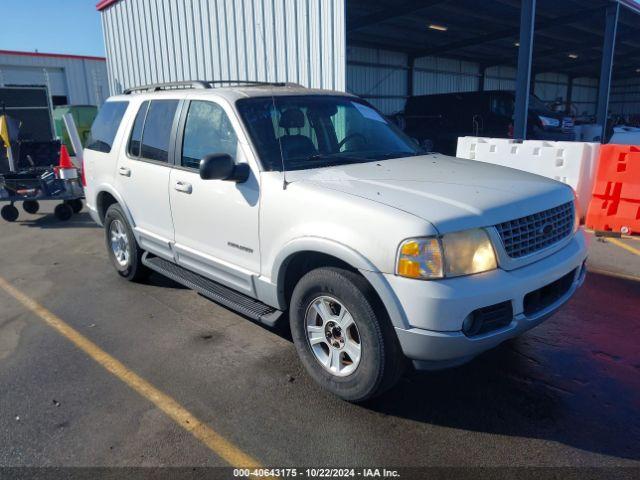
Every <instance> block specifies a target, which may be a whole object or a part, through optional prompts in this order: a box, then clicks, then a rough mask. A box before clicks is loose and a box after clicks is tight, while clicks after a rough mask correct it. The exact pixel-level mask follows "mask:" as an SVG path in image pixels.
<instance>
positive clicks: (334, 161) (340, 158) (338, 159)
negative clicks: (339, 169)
mask: <svg viewBox="0 0 640 480" xmlns="http://www.w3.org/2000/svg"><path fill="white" fill-rule="evenodd" d="M372 161H373V159H371V158H365V157H354V156H348V155H342V154H341V153H314V154H313V155H309V156H308V157H307V158H306V159H305V162H313V163H318V164H321V165H322V166H327V167H331V166H335V165H342V164H346V163H364V162H372Z"/></svg>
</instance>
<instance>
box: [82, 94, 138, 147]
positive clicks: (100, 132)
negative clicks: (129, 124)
mask: <svg viewBox="0 0 640 480" xmlns="http://www.w3.org/2000/svg"><path fill="white" fill-rule="evenodd" d="M128 104H129V102H106V103H104V104H103V105H102V107H101V108H100V110H99V112H98V116H97V117H96V119H95V120H94V121H93V125H91V133H90V134H89V138H88V139H87V144H86V146H85V148H88V149H89V150H95V151H96V152H104V153H109V152H110V151H111V147H112V146H113V140H114V138H115V137H116V132H117V131H118V127H119V126H120V122H122V117H123V116H124V112H126V110H127V106H128Z"/></svg>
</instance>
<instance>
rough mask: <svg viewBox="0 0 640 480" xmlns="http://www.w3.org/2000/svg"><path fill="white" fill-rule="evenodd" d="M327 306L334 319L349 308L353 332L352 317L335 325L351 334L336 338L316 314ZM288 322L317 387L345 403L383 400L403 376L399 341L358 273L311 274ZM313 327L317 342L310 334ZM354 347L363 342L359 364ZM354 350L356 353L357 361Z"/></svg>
mask: <svg viewBox="0 0 640 480" xmlns="http://www.w3.org/2000/svg"><path fill="white" fill-rule="evenodd" d="M332 300H334V301H332ZM323 305H324V306H323ZM327 306H329V311H326V310H325V317H326V316H327V315H326V314H327V313H329V314H330V315H329V316H328V318H330V319H339V318H340V317H341V315H342V309H343V308H346V313H348V314H350V316H351V318H352V320H353V322H352V323H353V324H354V325H355V330H354V328H353V326H349V327H346V326H347V325H349V324H350V323H351V321H350V320H348V319H347V320H344V319H345V318H348V317H347V315H345V316H344V317H343V319H342V320H341V321H338V320H336V322H334V323H340V326H342V327H343V328H344V327H346V328H347V329H346V330H344V331H342V330H339V331H338V333H337V334H336V333H335V331H334V330H333V329H334V327H333V324H332V323H331V321H326V319H325V318H324V317H322V315H320V314H319V313H316V312H318V311H320V310H323V309H324V308H325V307H327ZM316 307H317V308H316ZM289 321H290V324H291V334H292V337H293V341H294V343H295V346H296V349H297V351H298V355H299V356H300V359H301V361H302V363H303V365H304V366H305V368H306V370H307V371H308V372H309V374H310V375H311V377H312V378H313V379H314V380H315V381H316V382H317V383H318V384H320V385H321V386H322V387H324V388H325V389H327V390H329V391H330V392H332V393H333V394H335V395H337V396H338V397H340V398H342V399H344V400H347V401H350V402H362V401H364V400H367V399H369V398H372V397H375V396H377V395H380V394H381V393H383V392H384V391H386V390H388V389H389V388H391V387H392V386H393V385H394V384H395V383H396V382H397V381H398V380H399V378H400V376H401V375H402V372H403V370H404V365H405V358H404V356H403V354H402V352H401V350H400V345H399V343H398V338H397V336H396V334H395V332H394V330H393V328H392V326H391V323H390V321H389V319H388V317H387V315H386V312H385V310H384V307H383V306H382V305H381V302H380V301H379V300H378V299H377V297H376V295H375V293H374V292H373V289H372V288H371V286H370V285H369V284H368V283H367V281H366V280H365V279H364V278H363V277H361V276H360V275H358V274H357V273H354V272H351V271H349V270H344V269H341V268H335V267H324V268H319V269H316V270H313V271H311V272H309V273H307V274H306V275H305V276H303V277H302V278H301V279H300V281H299V282H298V284H297V285H296V287H295V288H294V291H293V295H292V297H291V305H290V309H289ZM309 326H310V327H311V329H312V330H313V333H312V335H313V336H314V337H313V338H314V340H310V338H309V335H310V334H308V333H307V330H308V327H309ZM319 328H320V329H321V330H318V329H319ZM323 335H324V340H322V338H321V337H322V336H323ZM356 337H357V338H356ZM312 341H313V343H314V346H312V345H311V343H312ZM353 343H356V344H358V343H359V346H360V350H359V352H360V356H359V359H358V358H357V353H358V350H357V349H355V348H354V347H353ZM323 344H324V345H323ZM330 344H333V346H334V348H331V346H330ZM351 351H353V352H355V355H354V358H351V356H350V353H349V352H351ZM323 353H324V355H323ZM336 353H337V354H338V360H336V357H335V355H336ZM327 357H328V358H327ZM332 360H333V362H334V363H332ZM354 365H355V368H354Z"/></svg>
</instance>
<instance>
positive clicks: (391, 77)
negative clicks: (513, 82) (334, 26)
mask: <svg viewBox="0 0 640 480" xmlns="http://www.w3.org/2000/svg"><path fill="white" fill-rule="evenodd" d="M478 72H479V67H478V65H477V64H475V63H472V62H464V61H460V60H453V59H449V58H438V57H424V58H420V59H418V60H416V63H415V66H414V75H413V90H414V94H415V95H426V94H431V93H451V92H465V91H470V90H476V89H477V88H478V81H479V73H478ZM408 75H409V67H408V58H407V55H405V54H404V53H399V52H392V51H387V50H379V49H372V48H363V47H348V48H347V91H349V92H352V93H355V94H356V95H359V96H361V97H363V98H365V99H367V100H368V101H369V102H370V103H371V104H372V105H375V106H376V108H378V109H379V110H380V111H382V112H384V113H387V114H390V113H394V112H397V111H400V110H402V109H403V108H404V103H405V100H406V98H407V80H408V78H407V77H408Z"/></svg>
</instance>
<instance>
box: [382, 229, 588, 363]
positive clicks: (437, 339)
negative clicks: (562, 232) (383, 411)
mask: <svg viewBox="0 0 640 480" xmlns="http://www.w3.org/2000/svg"><path fill="white" fill-rule="evenodd" d="M586 255H587V245H586V239H585V236H584V233H583V232H582V231H579V232H578V233H577V234H576V235H575V236H574V238H573V239H572V240H571V242H569V243H568V244H567V245H566V246H565V247H564V248H562V249H561V250H559V251H557V252H555V253H554V254H552V255H550V256H548V257H546V258H544V259H542V260H540V261H537V262H535V263H532V264H530V265H527V266H525V267H522V268H518V269H516V270H511V271H505V270H500V269H498V270H494V271H492V272H487V273H484V274H478V275H471V276H467V277H459V278H452V279H447V280H440V281H418V280H412V279H407V278H402V277H398V276H395V275H385V277H386V281H387V282H388V285H389V286H390V287H391V290H393V294H394V296H395V301H396V303H397V304H399V305H398V308H397V310H396V311H398V312H401V315H402V317H403V318H400V319H398V318H396V319H393V318H392V320H393V321H394V326H395V330H396V333H397V335H398V339H399V341H400V345H401V347H402V350H403V352H404V354H405V355H406V356H407V357H408V358H410V359H412V360H414V361H416V362H415V363H416V365H417V366H418V367H421V368H430V367H431V368H441V367H447V366H452V365H456V364H459V363H464V362H465V361H467V360H469V359H471V358H473V357H474V356H476V355H478V354H480V353H482V352H483V351H485V350H488V349H490V348H493V347H495V346H496V345H498V344H500V343H501V342H503V341H505V340H507V339H509V338H513V337H515V336H517V335H519V334H521V333H523V332H524V331H526V330H528V329H530V328H533V327H534V326H536V325H538V324H539V323H540V322H542V321H543V320H545V319H546V318H548V317H549V316H550V315H552V314H553V313H555V312H556V311H557V310H558V309H559V308H560V307H561V306H562V305H563V304H564V303H566V302H567V301H568V300H569V299H570V298H571V296H572V295H573V294H574V292H575V291H576V289H577V288H578V287H579V286H580V285H582V283H583V282H584V278H585V267H584V262H585V259H586ZM571 272H574V277H573V281H572V283H571V286H570V287H569V288H568V290H567V291H566V293H564V294H563V295H562V296H561V297H560V298H558V299H557V300H556V301H555V302H553V303H552V304H551V305H549V306H547V307H545V308H543V309H541V310H540V311H537V312H535V314H531V315H529V316H527V315H525V313H524V297H525V296H526V295H527V294H528V293H530V292H533V291H535V290H538V289H540V288H542V287H544V286H546V285H549V284H551V283H553V282H554V281H556V280H558V279H560V278H562V277H564V276H565V275H567V274H569V273H571ZM505 301H509V302H511V305H512V307H513V314H514V316H513V319H512V321H511V323H510V324H508V325H507V326H505V327H503V328H500V329H498V330H494V331H491V332H488V333H486V334H482V335H478V336H473V337H467V336H466V335H464V334H463V333H462V331H461V330H462V322H463V321H464V319H465V317H466V316H467V315H469V314H470V313H471V312H473V311H474V310H476V309H478V308H483V307H487V306H490V305H494V304H498V303H501V302H505Z"/></svg>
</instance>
